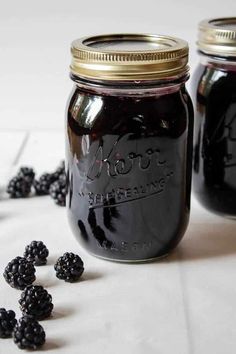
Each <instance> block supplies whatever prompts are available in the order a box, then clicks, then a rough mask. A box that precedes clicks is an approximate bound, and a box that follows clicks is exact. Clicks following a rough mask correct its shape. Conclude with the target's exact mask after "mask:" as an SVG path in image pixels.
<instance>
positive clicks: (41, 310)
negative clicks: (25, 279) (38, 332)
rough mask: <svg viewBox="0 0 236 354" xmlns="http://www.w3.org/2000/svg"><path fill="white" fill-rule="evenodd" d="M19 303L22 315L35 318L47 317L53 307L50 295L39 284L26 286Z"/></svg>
mask: <svg viewBox="0 0 236 354" xmlns="http://www.w3.org/2000/svg"><path fill="white" fill-rule="evenodd" d="M19 304H20V308H21V311H22V313H23V315H30V316H33V317H34V318H35V319H36V320H43V319H44V318H47V317H49V316H50V315H51V313H52V309H53V304H52V296H51V295H50V294H49V293H48V292H47V290H46V289H44V288H43V287H42V286H40V285H29V286H27V287H26V288H25V290H24V291H23V292H22V294H21V298H20V300H19Z"/></svg>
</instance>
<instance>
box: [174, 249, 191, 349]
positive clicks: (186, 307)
mask: <svg viewBox="0 0 236 354" xmlns="http://www.w3.org/2000/svg"><path fill="white" fill-rule="evenodd" d="M177 256H178V261H179V270H180V272H179V273H180V283H181V290H182V301H183V308H184V317H185V323H186V331H187V338H188V354H194V344H193V337H192V333H193V332H192V326H191V321H190V315H189V301H188V296H187V292H186V286H185V277H184V272H183V259H182V254H181V250H180V249H179V248H177Z"/></svg>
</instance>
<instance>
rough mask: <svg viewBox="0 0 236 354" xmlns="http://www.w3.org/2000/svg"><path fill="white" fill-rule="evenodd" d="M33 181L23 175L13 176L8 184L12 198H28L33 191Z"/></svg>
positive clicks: (8, 191) (8, 190)
mask: <svg viewBox="0 0 236 354" xmlns="http://www.w3.org/2000/svg"><path fill="white" fill-rule="evenodd" d="M31 184H32V183H31V182H29V181H28V180H27V179H26V178H25V177H23V176H15V177H13V178H12V179H11V180H10V182H9V183H8V186H7V193H8V194H9V195H10V197H11V198H26V197H28V195H29V194H30V192H31Z"/></svg>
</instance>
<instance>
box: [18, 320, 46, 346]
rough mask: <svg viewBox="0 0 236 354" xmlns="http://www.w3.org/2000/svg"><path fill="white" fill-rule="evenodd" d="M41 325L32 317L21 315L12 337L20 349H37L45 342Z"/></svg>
mask: <svg viewBox="0 0 236 354" xmlns="http://www.w3.org/2000/svg"><path fill="white" fill-rule="evenodd" d="M45 338H46V335H45V332H44V329H43V327H42V326H41V325H40V324H39V323H38V322H37V321H36V320H35V319H34V318H33V317H32V316H23V317H21V318H20V319H19V321H18V323H17V325H16V326H15V328H14V331H13V339H14V342H15V343H16V345H17V346H18V347H19V348H20V349H37V348H39V347H41V346H42V345H43V344H44V343H45Z"/></svg>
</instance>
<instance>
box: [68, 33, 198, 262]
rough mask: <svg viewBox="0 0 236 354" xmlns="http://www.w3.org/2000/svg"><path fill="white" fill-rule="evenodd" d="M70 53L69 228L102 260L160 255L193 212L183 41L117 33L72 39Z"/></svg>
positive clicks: (190, 118) (190, 114) (190, 116)
mask: <svg viewBox="0 0 236 354" xmlns="http://www.w3.org/2000/svg"><path fill="white" fill-rule="evenodd" d="M71 51H72V64H71V78H72V80H73V81H74V83H75V84H74V88H73V90H72V93H71V96H70V98H69V101H68V107H67V110H66V119H67V122H66V126H67V133H66V145H67V146H66V155H67V165H68V180H69V186H68V197H67V207H68V214H69V220H70V224H71V227H72V229H73V231H74V234H75V236H76V238H77V239H78V240H79V242H80V244H81V245H82V246H84V247H85V248H86V249H87V250H88V251H89V252H90V253H91V254H93V255H95V256H99V257H102V258H105V259H109V260H117V261H126V262H127V261H130V262H135V261H147V260H151V259H155V258H157V257H161V256H164V255H166V254H168V253H169V251H170V250H172V249H173V248H174V247H175V246H176V245H177V243H178V242H179V241H180V239H181V238H182V236H183V234H184V232H185V229H186V227H187V224H188V219H189V211H190V189H191V157H192V132H193V112H192V104H191V100H190V97H189V95H188V93H187V91H186V89H185V81H186V80H187V79H188V75H189V74H188V72H189V68H188V65H187V63H188V45H187V43H186V42H185V41H183V40H180V39H177V38H174V37H168V36H161V35H145V34H143V35H142V34H115V35H105V36H94V37H86V38H82V39H79V40H76V41H74V42H73V43H72V48H71Z"/></svg>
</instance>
